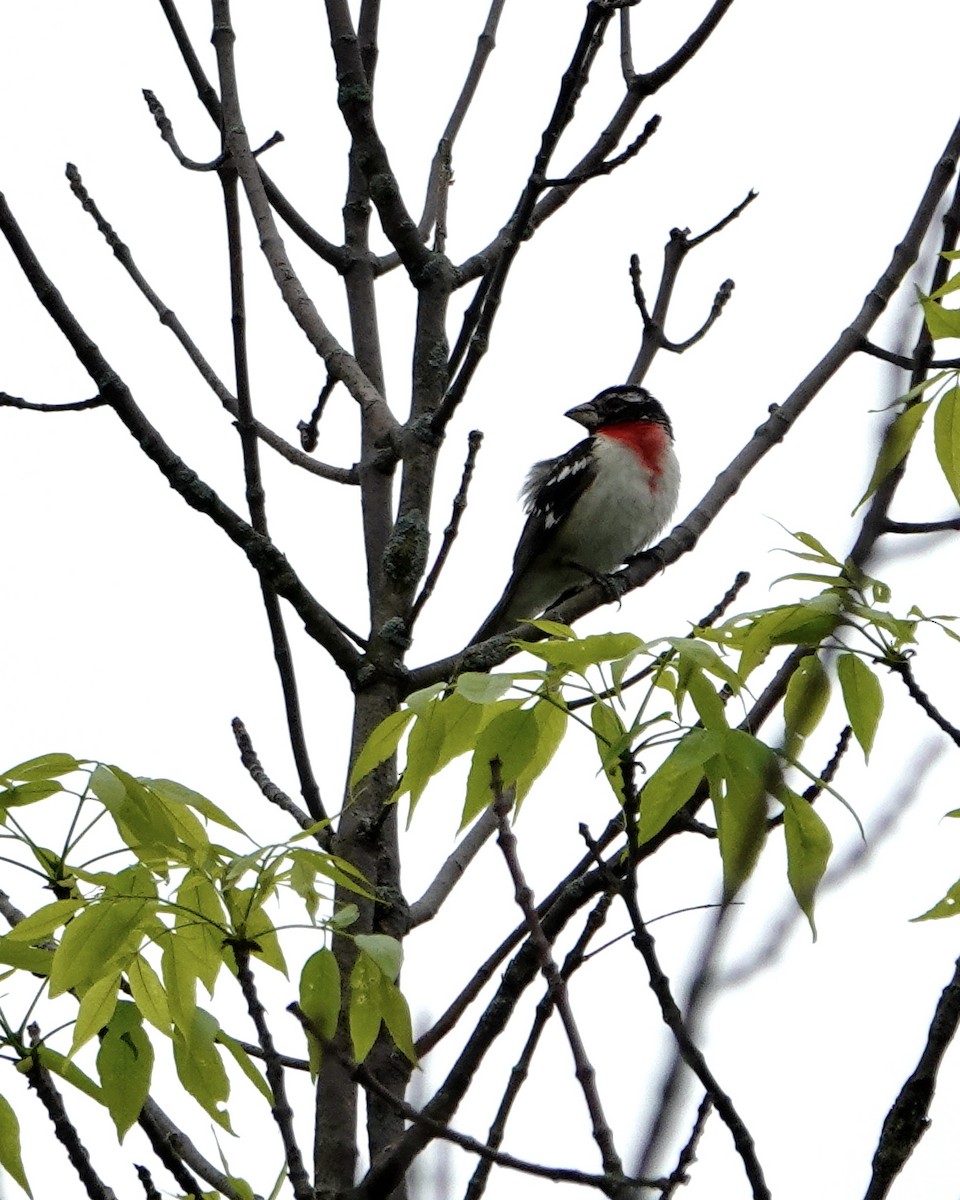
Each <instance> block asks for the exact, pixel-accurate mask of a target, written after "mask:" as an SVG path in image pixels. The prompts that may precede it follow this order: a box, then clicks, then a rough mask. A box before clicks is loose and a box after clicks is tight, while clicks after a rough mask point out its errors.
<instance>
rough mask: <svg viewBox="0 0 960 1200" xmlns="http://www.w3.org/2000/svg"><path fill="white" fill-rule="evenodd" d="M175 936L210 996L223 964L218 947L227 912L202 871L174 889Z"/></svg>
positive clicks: (187, 877) (224, 930)
mask: <svg viewBox="0 0 960 1200" xmlns="http://www.w3.org/2000/svg"><path fill="white" fill-rule="evenodd" d="M177 904H178V905H180V906H181V907H180V908H179V909H177V910H176V916H177V919H176V927H175V932H174V935H173V936H174V937H177V938H179V939H180V940H181V942H182V943H184V944H186V945H187V946H188V947H189V949H190V951H191V953H192V954H193V957H194V959H195V961H196V964H197V974H198V977H199V978H200V980H201V981H202V983H203V986H204V987H205V988H206V989H207V991H208V992H209V993H211V994H212V993H213V985H214V984H215V983H216V980H217V975H218V974H219V973H220V967H221V966H222V964H223V958H222V956H221V953H220V951H221V947H222V946H223V939H224V937H225V936H226V933H227V929H226V913H225V912H224V910H223V904H222V903H221V900H220V894H219V892H218V891H217V889H216V888H215V887H214V886H213V884H212V883H211V881H210V880H209V879H208V878H207V877H206V875H204V874H203V873H202V872H201V871H195V870H191V871H188V872H187V873H186V875H185V876H184V877H183V882H182V883H181V884H180V887H179V888H178V889H177Z"/></svg>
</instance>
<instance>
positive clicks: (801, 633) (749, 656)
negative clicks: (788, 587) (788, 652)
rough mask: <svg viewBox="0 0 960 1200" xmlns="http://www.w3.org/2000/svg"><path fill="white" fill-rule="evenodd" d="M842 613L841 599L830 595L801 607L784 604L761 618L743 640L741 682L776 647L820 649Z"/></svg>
mask: <svg viewBox="0 0 960 1200" xmlns="http://www.w3.org/2000/svg"><path fill="white" fill-rule="evenodd" d="M841 611H842V599H841V597H840V596H839V595H838V594H837V593H836V592H834V591H828V592H822V593H821V594H820V595H819V596H814V597H813V598H812V599H810V600H804V601H802V602H801V603H800V604H785V605H783V606H781V607H780V608H772V609H770V610H768V611H767V612H765V613H762V614H760V615H758V616H757V618H756V619H755V620H754V622H753V624H752V626H751V628H750V629H749V631H748V632H747V634H746V637H745V638H744V639H743V645H742V649H741V652H740V663H739V676H740V678H741V679H746V678H747V676H748V675H749V674H750V673H751V671H753V669H754V668H755V667H757V666H759V665H760V663H762V662H763V661H764V659H765V658H766V657H767V655H768V654H769V653H770V650H771V649H772V648H773V647H774V646H783V645H796V646H817V645H819V644H820V642H822V641H823V639H824V638H825V637H827V635H828V634H830V633H832V632H833V630H834V629H835V628H836V625H837V621H838V620H839V619H840V616H841Z"/></svg>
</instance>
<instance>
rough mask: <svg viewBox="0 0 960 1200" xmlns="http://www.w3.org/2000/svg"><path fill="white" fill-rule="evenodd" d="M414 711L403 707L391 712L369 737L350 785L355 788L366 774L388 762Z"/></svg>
mask: <svg viewBox="0 0 960 1200" xmlns="http://www.w3.org/2000/svg"><path fill="white" fill-rule="evenodd" d="M413 717H414V712H413V709H410V708H402V709H400V710H398V711H397V712H392V713H389V714H388V715H387V716H386V717H384V719H383V720H382V721H381V722H380V724H379V725H378V726H377V727H376V729H375V730H374V731H373V733H371V734H370V736H369V737H368V738H367V742H366V745H365V746H364V747H363V749H362V750H361V751H360V753H359V754H358V755H357V761H356V762H355V763H354V764H353V770H352V771H351V772H350V787H351V789H352V788H355V787H356V786H357V784H358V783H359V782H360V780H361V779H363V778H364V777H365V776H366V775H369V774H370V772H371V771H372V770H373V769H374V768H375V767H379V766H380V764H381V763H382V762H386V760H387V759H388V758H390V756H391V755H393V754H395V753H396V751H397V747H398V746H399V745H400V739H401V738H402V737H403V731H404V730H405V729H406V727H407V725H408V724H409V723H410V721H412V720H413Z"/></svg>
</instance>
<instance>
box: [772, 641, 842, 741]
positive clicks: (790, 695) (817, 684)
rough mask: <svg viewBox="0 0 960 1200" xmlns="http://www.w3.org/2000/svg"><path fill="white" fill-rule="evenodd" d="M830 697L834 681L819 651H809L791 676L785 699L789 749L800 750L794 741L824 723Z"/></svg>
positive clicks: (784, 710) (804, 736) (805, 736)
mask: <svg viewBox="0 0 960 1200" xmlns="http://www.w3.org/2000/svg"><path fill="white" fill-rule="evenodd" d="M829 700H830V680H829V678H828V676H827V672H826V671H825V670H824V666H823V663H822V662H821V661H820V658H819V656H818V655H816V654H808V655H807V656H806V657H805V658H802V659H801V660H800V662H799V663H798V664H797V668H796V670H795V671H794V672H793V674H792V675H791V676H790V682H789V683H788V684H787V691H786V695H785V696H784V701H783V715H784V719H785V721H786V725H787V752H788V753H789V754H794V753H796V747H795V746H794V744H793V743H794V741H795V740H796V739H798V738H799V739H800V741H801V742H802V741H803V739H804V738H807V737H809V736H810V734H811V733H812V732H813V731H814V729H816V727H817V726H818V725H819V724H820V719H821V718H822V716H823V714H824V712H825V711H826V708H827V704H828V703H829Z"/></svg>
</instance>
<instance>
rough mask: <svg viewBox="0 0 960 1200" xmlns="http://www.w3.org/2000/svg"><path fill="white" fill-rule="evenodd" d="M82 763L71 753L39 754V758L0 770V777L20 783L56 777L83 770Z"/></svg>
mask: <svg viewBox="0 0 960 1200" xmlns="http://www.w3.org/2000/svg"><path fill="white" fill-rule="evenodd" d="M84 765H85V764H84V763H82V762H80V761H79V760H78V759H76V758H74V757H73V755H72V754H41V755H40V756H39V758H30V759H28V760H27V761H26V762H22V763H19V764H18V765H17V766H15V767H11V768H10V769H9V770H8V771H0V779H14V780H18V781H19V782H21V783H29V782H32V781H34V780H38V779H57V778H59V777H60V776H61V775H69V774H71V772H73V771H81V770H83V767H84Z"/></svg>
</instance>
